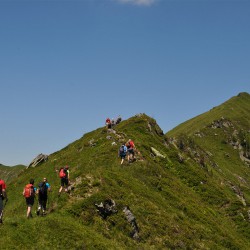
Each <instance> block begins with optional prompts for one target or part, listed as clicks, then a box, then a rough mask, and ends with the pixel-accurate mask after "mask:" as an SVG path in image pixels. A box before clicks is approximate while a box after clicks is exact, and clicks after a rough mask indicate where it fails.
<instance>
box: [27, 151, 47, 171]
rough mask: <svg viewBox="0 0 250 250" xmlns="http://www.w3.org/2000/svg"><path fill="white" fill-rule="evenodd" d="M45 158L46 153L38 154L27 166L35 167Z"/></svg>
mask: <svg viewBox="0 0 250 250" xmlns="http://www.w3.org/2000/svg"><path fill="white" fill-rule="evenodd" d="M47 160H48V155H44V154H39V155H38V156H37V157H36V158H35V159H33V160H32V162H31V163H30V164H29V166H28V167H27V168H29V167H36V166H37V165H39V164H40V163H42V162H45V161H47Z"/></svg>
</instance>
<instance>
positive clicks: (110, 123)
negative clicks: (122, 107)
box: [105, 115, 122, 129]
mask: <svg viewBox="0 0 250 250" xmlns="http://www.w3.org/2000/svg"><path fill="white" fill-rule="evenodd" d="M121 121H122V118H121V116H120V115H119V116H118V117H117V118H116V119H114V118H112V119H110V118H109V117H108V118H106V121H105V125H106V127H107V128H108V129H111V128H112V127H114V126H115V125H117V124H119V123H120V122H121Z"/></svg>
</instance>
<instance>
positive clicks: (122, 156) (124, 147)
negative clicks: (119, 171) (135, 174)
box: [118, 144, 127, 165]
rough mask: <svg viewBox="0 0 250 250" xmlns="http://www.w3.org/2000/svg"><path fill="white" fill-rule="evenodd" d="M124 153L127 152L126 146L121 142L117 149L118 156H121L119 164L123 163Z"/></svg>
mask: <svg viewBox="0 0 250 250" xmlns="http://www.w3.org/2000/svg"><path fill="white" fill-rule="evenodd" d="M126 154H127V147H126V145H124V144H122V145H121V147H120V148H119V150H118V157H120V158H121V165H122V164H123V162H124V159H125V158H126Z"/></svg>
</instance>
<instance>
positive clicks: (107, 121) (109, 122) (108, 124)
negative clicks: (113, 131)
mask: <svg viewBox="0 0 250 250" xmlns="http://www.w3.org/2000/svg"><path fill="white" fill-rule="evenodd" d="M105 124H106V126H107V128H111V120H110V118H107V119H106V123H105Z"/></svg>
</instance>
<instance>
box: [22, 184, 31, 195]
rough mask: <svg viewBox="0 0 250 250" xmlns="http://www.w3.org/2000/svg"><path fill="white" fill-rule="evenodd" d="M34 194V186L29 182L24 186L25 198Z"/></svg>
mask: <svg viewBox="0 0 250 250" xmlns="http://www.w3.org/2000/svg"><path fill="white" fill-rule="evenodd" d="M33 195H34V187H33V185H32V184H27V185H26V186H25V187H24V192H23V196H24V197H25V198H29V197H31V196H33Z"/></svg>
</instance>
